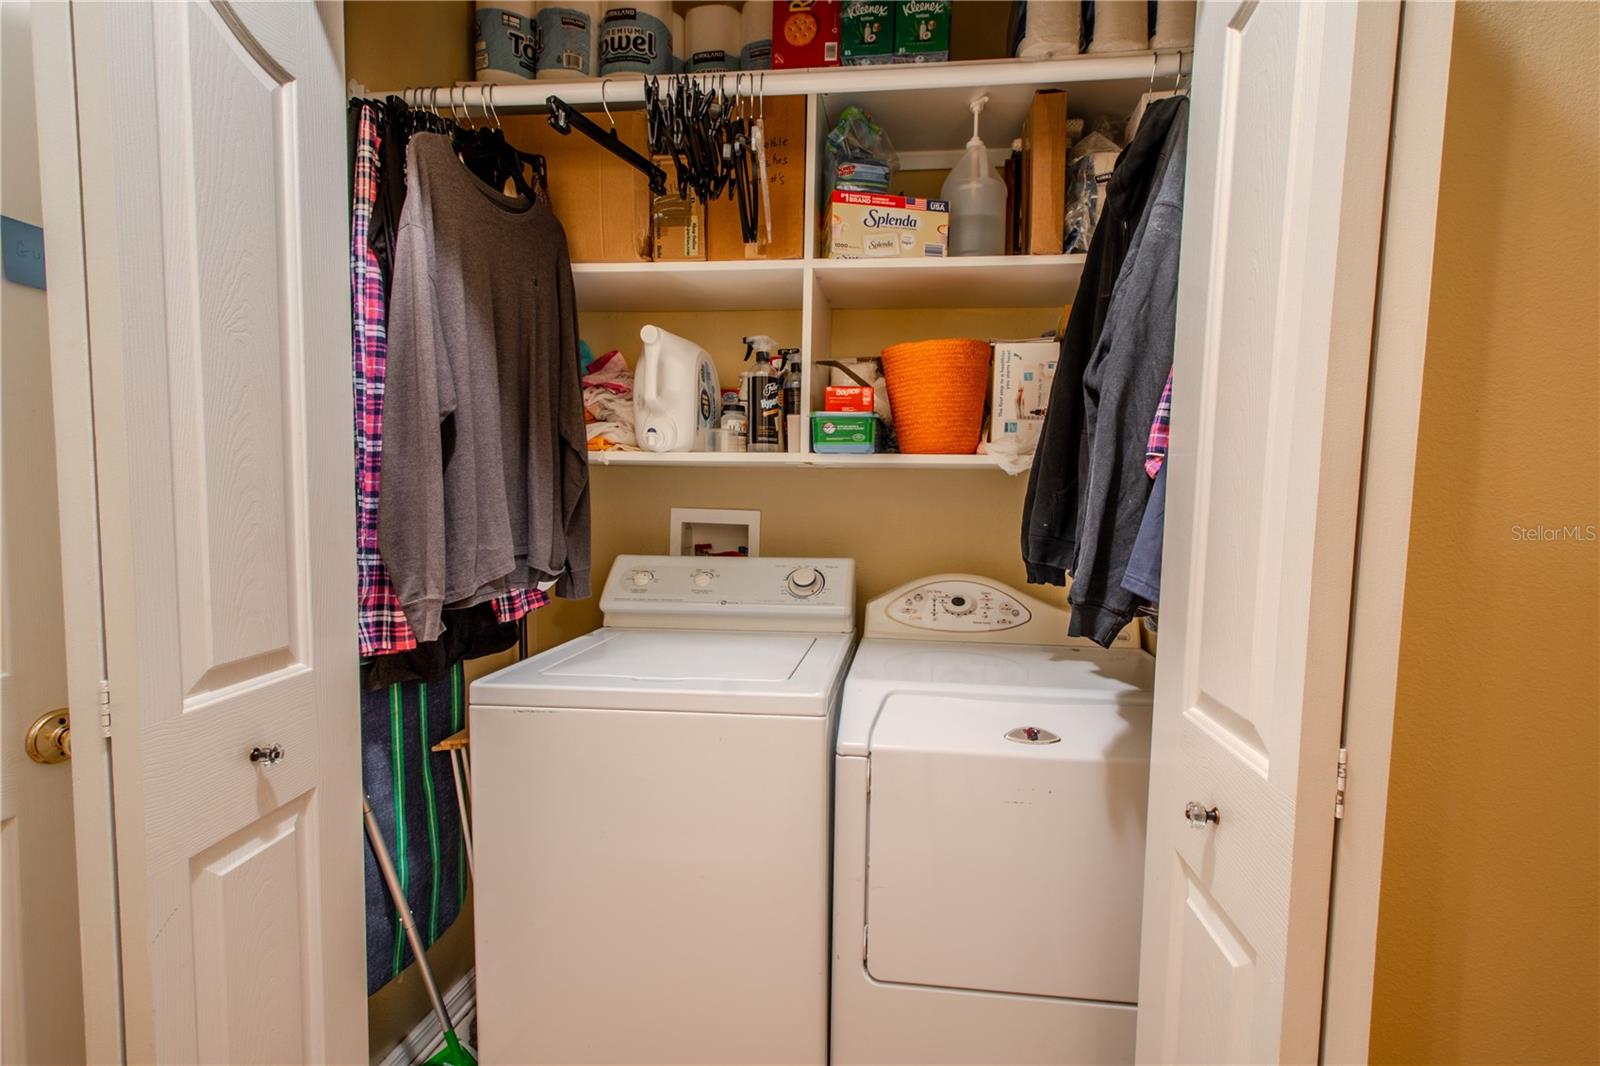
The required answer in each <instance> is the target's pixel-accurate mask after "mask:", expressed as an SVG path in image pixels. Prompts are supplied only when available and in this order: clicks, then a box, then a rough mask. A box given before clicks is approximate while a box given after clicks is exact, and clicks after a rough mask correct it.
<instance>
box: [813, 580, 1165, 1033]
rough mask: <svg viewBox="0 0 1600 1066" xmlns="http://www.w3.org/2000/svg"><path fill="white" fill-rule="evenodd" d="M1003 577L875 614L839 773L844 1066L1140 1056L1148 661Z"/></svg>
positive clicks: (837, 914)
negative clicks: (1078, 629) (1092, 638)
mask: <svg viewBox="0 0 1600 1066" xmlns="http://www.w3.org/2000/svg"><path fill="white" fill-rule="evenodd" d="M1066 632H1067V615H1066V612H1064V611H1063V610H1061V609H1059V608H1056V607H1052V606H1050V605H1048V604H1045V603H1042V602H1040V601H1039V600H1037V599H1034V598H1033V597H1031V596H1027V595H1024V594H1023V593H1021V592H1018V591H1016V590H1015V589H1011V588H1007V587H1006V586H1004V585H1001V584H999V583H998V582H995V581H991V580H989V579H987V578H981V577H975V576H971V575H964V574H946V575H942V576H938V577H931V578H927V579H925V580H922V581H916V582H912V583H911V584H908V585H906V586H904V587H902V588H899V589H896V590H895V591H894V592H891V593H889V594H888V595H886V596H883V597H881V598H879V599H877V600H874V601H873V602H872V603H871V604H869V605H868V607H867V611H866V624H865V628H864V635H863V638H862V641H861V645H860V647H859V649H858V650H857V652H856V656H855V660H854V663H853V664H852V666H851V668H850V673H849V676H848V678H847V679H846V681H845V687H844V697H843V703H842V707H841V713H840V725H839V736H838V741H837V745H836V748H835V750H836V753H837V757H836V759H835V773H834V781H835V784H834V893H833V896H834V900H833V989H832V1019H831V1024H832V1035H831V1044H832V1061H833V1062H834V1063H835V1064H846V1063H879V1064H881V1063H919V1064H926V1063H973V1062H1004V1063H1112V1062H1131V1061H1132V1060H1133V1050H1134V1030H1135V1001H1136V999H1137V997H1138V985H1139V925H1140V906H1141V897H1142V888H1143V880H1144V845H1145V808H1146V789H1147V787H1148V778H1149V758H1150V693H1151V686H1152V680H1153V674H1154V660H1153V659H1152V657H1151V656H1150V655H1149V654H1147V653H1146V652H1145V651H1143V650H1142V649H1141V648H1140V646H1139V642H1138V640H1137V637H1136V630H1135V629H1134V628H1133V627H1129V629H1127V630H1125V631H1124V633H1123V634H1122V635H1120V636H1119V638H1118V640H1117V642H1116V644H1115V645H1114V646H1113V647H1112V648H1110V649H1101V648H1099V647H1096V646H1094V645H1093V644H1091V643H1089V642H1087V641H1077V640H1073V639H1071V638H1068V637H1067V636H1066Z"/></svg>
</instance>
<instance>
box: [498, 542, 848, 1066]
mask: <svg viewBox="0 0 1600 1066" xmlns="http://www.w3.org/2000/svg"><path fill="white" fill-rule="evenodd" d="M854 587H855V574H854V564H853V563H852V562H851V560H848V559H731V558H692V557H673V556H622V557H620V558H618V560H617V562H616V565H615V566H613V568H612V570H611V574H610V576H609V578H608V580H607V582H606V587H605V592H604V595H603V596H602V598H601V601H600V605H601V608H602V609H603V610H604V612H605V621H606V626H605V628H603V629H599V630H596V631H595V632H593V633H590V634H588V635H587V636H583V637H579V638H578V639H576V640H572V641H568V642H567V643H566V644H563V645H561V646H560V647H557V648H554V649H552V650H550V651H547V652H544V653H542V654H539V655H536V656H533V657H532V658H529V659H525V660H523V661H522V662H520V663H518V664H516V665H515V666H511V667H508V668H506V669H504V670H501V671H499V672H497V673H495V674H491V675H490V676H488V677H485V678H483V679H481V680H479V681H477V682H476V683H474V684H473V686H472V720H471V727H472V771H473V774H472V776H473V782H472V784H473V804H472V807H473V812H472V813H473V845H474V858H475V862H476V879H475V884H474V894H473V899H474V902H475V906H476V908H477V913H476V946H477V961H476V966H477V988H478V1036H479V1048H480V1050H481V1052H482V1056H483V1061H484V1062H488V1063H513V1062H515V1063H600V1062H604V1063H824V1062H826V1061H827V1054H828V893H829V884H828V865H829V822H828V814H829V794H828V789H829V773H830V769H831V759H832V743H831V742H832V737H833V733H834V729H835V726H836V725H837V710H838V698H839V692H840V688H841V686H842V684H843V680H844V674H845V669H846V667H847V666H848V665H849V662H850V655H851V651H852V648H853V646H854V644H855V635H854V630H855V602H854Z"/></svg>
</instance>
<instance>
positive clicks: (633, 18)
mask: <svg viewBox="0 0 1600 1066" xmlns="http://www.w3.org/2000/svg"><path fill="white" fill-rule="evenodd" d="M671 18H672V4H671V2H670V0H645V2H644V3H639V4H607V5H605V7H604V8H603V9H602V12H601V15H600V32H599V35H598V36H599V46H598V49H599V60H600V62H599V71H600V73H601V74H670V73H672V39H671V38H672V30H671V29H670V28H669V24H668V20H669V19H671Z"/></svg>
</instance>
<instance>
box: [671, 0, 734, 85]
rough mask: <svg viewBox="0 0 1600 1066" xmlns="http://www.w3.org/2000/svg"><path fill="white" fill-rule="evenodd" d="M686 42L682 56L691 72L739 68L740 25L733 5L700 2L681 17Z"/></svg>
mask: <svg viewBox="0 0 1600 1066" xmlns="http://www.w3.org/2000/svg"><path fill="white" fill-rule="evenodd" d="M683 22H684V30H685V32H686V33H687V35H688V38H689V39H688V41H687V42H686V43H685V45H684V55H685V57H686V58H687V59H688V61H689V72H690V73H691V74H694V73H701V72H704V71H712V70H738V69H739V44H740V38H741V36H742V31H743V28H744V27H743V25H742V23H741V22H740V19H739V9H738V8H736V7H734V6H733V5H732V4H700V5H698V6H696V7H691V8H690V9H689V13H688V14H687V15H685V16H684V19H683Z"/></svg>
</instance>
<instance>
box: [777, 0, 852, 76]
mask: <svg viewBox="0 0 1600 1066" xmlns="http://www.w3.org/2000/svg"><path fill="white" fill-rule="evenodd" d="M772 65H773V67H774V68H777V67H836V66H838V65H839V0H777V2H776V3H775V4H773V5H772Z"/></svg>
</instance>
